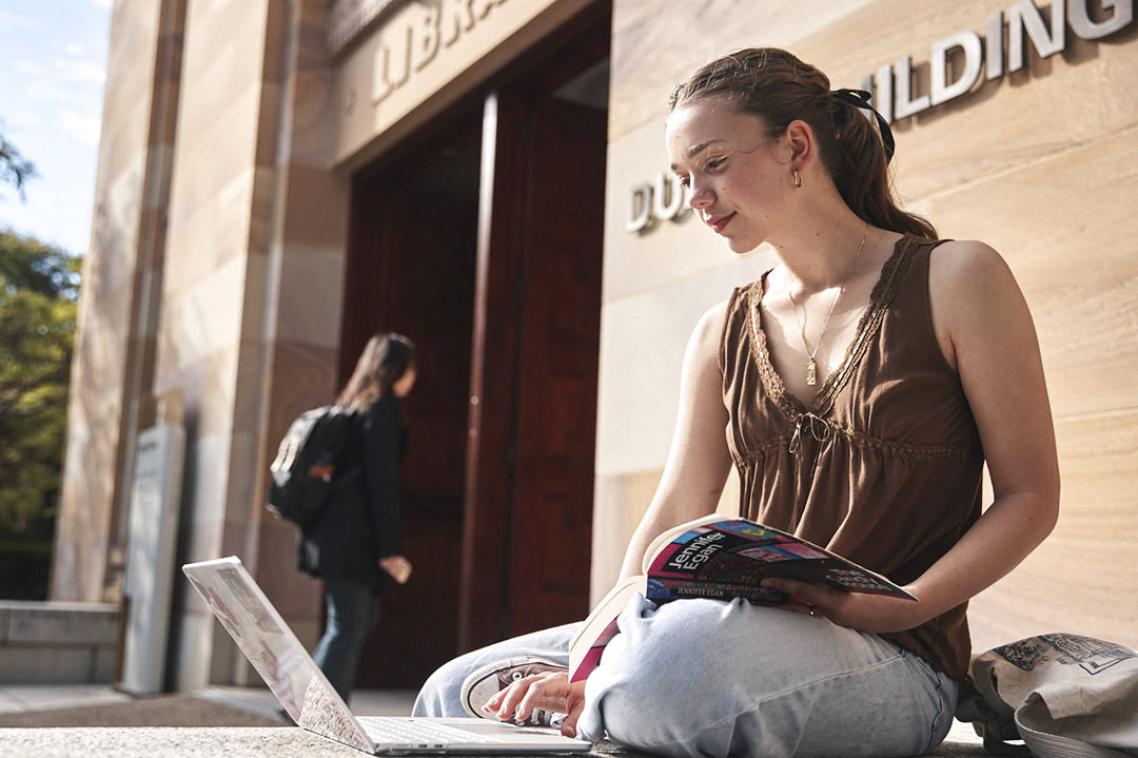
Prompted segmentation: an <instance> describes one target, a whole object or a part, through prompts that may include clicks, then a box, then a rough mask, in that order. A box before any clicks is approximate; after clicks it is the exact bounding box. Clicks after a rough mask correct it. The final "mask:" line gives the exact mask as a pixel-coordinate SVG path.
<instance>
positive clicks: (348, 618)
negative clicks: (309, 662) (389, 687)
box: [312, 576, 379, 703]
mask: <svg viewBox="0 0 1138 758" xmlns="http://www.w3.org/2000/svg"><path fill="white" fill-rule="evenodd" d="M324 601H325V603H326V605H327V611H328V613H327V619H326V622H325V626H324V636H323V637H321V638H320V642H318V643H317V644H316V649H315V650H314V651H313V652H312V658H313V659H314V660H315V661H316V665H317V666H319V667H320V670H321V671H323V672H324V676H326V677H328V681H329V682H330V683H331V684H332V686H333V687H334V688H335V690H336V692H338V693H339V694H340V697H342V698H343V699H344V702H345V703H346V702H348V699H349V698H350V696H351V692H352V685H354V684H355V681H356V668H357V667H358V666H359V662H360V655H361V653H363V649H364V643H366V642H367V638H368V636H369V635H370V634H371V631H372V629H374V628H375V625H376V622H377V621H379V595H377V594H376V592H375V591H374V590H372V589H371V588H370V587H367V586H366V585H363V584H360V583H358V582H354V581H352V580H351V579H346V578H344V577H340V576H328V577H324Z"/></svg>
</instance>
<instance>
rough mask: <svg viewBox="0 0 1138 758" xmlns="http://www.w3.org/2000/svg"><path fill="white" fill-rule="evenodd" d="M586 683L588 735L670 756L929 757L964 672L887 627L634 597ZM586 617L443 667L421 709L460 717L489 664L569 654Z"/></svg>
mask: <svg viewBox="0 0 1138 758" xmlns="http://www.w3.org/2000/svg"><path fill="white" fill-rule="evenodd" d="M619 625H620V630H621V633H620V634H619V635H618V636H617V637H616V638H615V639H614V640H613V641H612V642H610V643H609V646H608V648H607V649H606V650H605V654H604V657H603V658H602V659H601V665H600V666H599V667H598V668H597V669H596V670H595V671H594V672H593V673H592V674H591V675H590V676H589V681H588V683H587V685H586V687H585V711H584V712H583V713H582V714H581V719H580V721H579V722H578V732H579V734H580V736H582V737H584V738H586V739H592V740H597V739H600V738H602V737H604V736H606V734H607V736H608V737H609V738H611V739H612V740H614V741H616V742H618V743H621V744H623V745H627V746H629V747H632V748H636V749H639V750H644V751H647V752H650V753H656V754H659V755H668V756H764V757H765V758H777V757H778V756H825V758H842V757H843V756H873V757H874V758H888V757H889V756H912V755H922V754H924V753H927V752H929V751H930V750H932V749H933V748H934V747H935V746H936V745H937V744H939V743H940V741H941V740H943V739H944V737H945V735H946V734H947V733H948V730H949V727H951V725H952V718H953V713H954V712H955V710H956V698H957V694H958V686H957V683H956V682H955V681H954V680H952V679H950V678H948V677H946V676H944V675H942V674H938V673H936V672H934V671H933V670H932V669H931V668H930V667H929V666H928V664H926V663H925V662H924V661H922V660H921V659H920V658H918V657H917V656H915V655H913V654H912V653H910V652H908V651H906V650H903V649H901V648H899V647H898V646H896V645H894V644H892V643H890V642H887V641H885V640H883V639H881V638H880V637H878V636H877V635H874V634H868V633H865V632H858V631H854V630H852V629H847V628H845V627H841V626H838V625H836V624H833V623H831V622H829V621H827V620H826V619H824V618H820V617H813V616H808V615H805V614H801V613H793V612H790V611H785V610H780V609H777V608H764V607H761V606H755V605H751V604H750V603H747V602H745V601H742V600H735V601H732V602H724V601H719V600H682V601H679V602H674V603H668V604H666V605H663V606H661V607H657V606H656V605H655V604H653V603H651V602H649V601H647V600H645V599H643V598H642V597H639V596H637V597H635V598H633V600H632V601H631V602H630V603H629V605H628V607H627V608H625V610H624V612H623V613H622V614H621V616H620V620H619ZM578 628H579V625H577V624H569V625H566V626H560V627H555V628H553V629H547V630H544V631H541V632H535V633H533V634H527V635H525V636H523V637H517V638H515V639H512V640H506V641H505V642H500V643H498V644H496V645H491V646H489V647H486V648H482V649H481V650H476V651H474V652H472V653H468V654H466V655H464V656H462V657H460V658H457V659H455V660H453V661H451V662H450V663H448V664H446V665H445V666H443V667H442V668H440V669H439V670H438V671H436V672H435V673H434V674H432V675H431V677H430V678H429V679H428V680H427V682H426V683H425V684H424V685H423V689H422V691H420V693H419V697H418V699H417V700H416V701H415V708H414V713H415V715H418V716H463V715H464V712H463V710H462V705H461V702H460V700H459V690H460V688H461V686H462V680H463V679H464V678H465V677H466V675H467V674H468V673H469V672H470V671H472V670H473V669H475V668H478V667H479V666H481V665H483V664H485V663H488V662H491V661H495V660H499V659H502V658H510V657H513V656H519V655H535V656H540V657H542V658H546V659H548V660H551V661H554V662H559V663H567V661H568V657H569V656H568V645H569V640H570V639H571V638H572V636H573V634H574V633H575V632H576V630H577V629H578Z"/></svg>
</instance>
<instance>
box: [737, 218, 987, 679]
mask: <svg viewBox="0 0 1138 758" xmlns="http://www.w3.org/2000/svg"><path fill="white" fill-rule="evenodd" d="M938 244H940V243H939V242H938V241H932V240H924V239H921V238H918V237H913V236H905V237H903V238H901V239H900V240H898V242H897V244H896V247H895V249H894V251H893V254H892V256H891V257H890V258H889V260H888V261H887V262H886V263H885V265H884V266H883V267H882V270H881V277H880V279H879V280H878V282H877V284H876V286H875V287H874V288H873V291H872V293H871V295H870V301H869V306H868V308H867V309H866V311H865V313H864V315H863V316H862V318H861V321H860V322H859V324H858V328H857V332H856V335H855V337H854V340H853V342H852V343H851V345H850V348H849V350H848V351H847V353H846V356H845V360H844V361H843V362H842V363H841V365H840V366H839V367H838V368H837V369H836V370H835V371H834V373H833V374H831V375H830V376H829V377H828V378H827V379H826V381H825V384H823V386H822V389H821V390H820V391H819V392H818V394H817V396H816V398H815V399H814V401H813V402H812V403H811V406H810V407H809V408H807V407H805V406H804V405H803V404H802V402H801V401H799V400H798V398H796V397H794V396H793V395H790V394H788V393H787V392H785V391H784V387H783V383H782V379H780V378H779V376H778V373H777V372H776V371H775V369H774V365H773V364H772V362H771V359H770V355H769V353H768V352H767V346H766V335H765V333H764V331H763V324H762V317H761V315H760V309H759V303H760V301H761V300H762V297H763V289H764V287H765V283H766V278H767V274H764V275H763V277H762V278H761V279H759V280H758V281H756V282H754V283H753V284H751V285H749V286H747V287H741V288H738V289H736V290H735V291H734V293H732V295H731V300H730V301H729V302H728V305H727V317H726V322H725V324H724V332H723V339H722V343H721V347H720V368H721V369H722V371H723V401H724V403H725V404H726V406H727V411H728V414H729V416H730V420H729V422H728V425H727V444H728V446H729V448H730V450H731V455H732V457H733V458H734V460H735V466H736V468H737V469H738V471H739V478H740V483H741V490H742V491H741V497H740V503H739V506H740V508H739V512H740V514H742V515H743V516H745V517H747V518H750V519H754V520H756V521H760V522H762V523H765V524H769V525H770V526H774V527H777V528H780V529H785V530H788V531H792V532H794V533H795V534H797V535H799V536H801V537H804V538H806V539H808V540H810V541H812V542H815V543H817V544H820V545H824V546H826V547H827V548H828V549H830V550H832V551H833V552H835V553H838V554H839V555H842V556H845V557H846V558H849V559H850V560H852V561H855V562H857V563H860V564H862V565H863V566H866V567H867V568H869V569H872V570H873V571H876V572H878V573H879V574H883V575H884V576H887V577H889V578H890V579H892V580H893V581H894V582H896V583H898V584H902V585H904V584H907V583H909V582H911V581H913V580H915V579H916V578H917V577H919V576H920V575H921V574H922V573H924V571H925V570H926V569H928V568H929V567H930V566H931V565H932V564H933V563H935V562H936V561H937V559H939V558H940V557H941V556H942V555H944V554H945V553H946V552H947V551H948V549H949V548H951V547H952V546H953V545H954V544H955V543H956V541H957V540H959V539H960V537H961V536H962V535H963V534H964V532H965V531H966V530H967V529H968V528H969V527H970V526H971V525H972V524H973V522H975V521H976V519H977V518H979V516H980V472H981V467H982V464H983V452H982V450H981V446H980V436H979V432H978V431H977V429H976V422H975V420H974V419H973V417H972V412H971V409H970V408H969V406H968V401H967V399H966V398H965V395H964V390H963V388H962V387H961V385H960V378H959V376H958V375H957V373H956V372H955V371H954V370H953V369H952V368H951V367H950V366H949V365H948V363H947V361H945V359H944V355H943V354H942V353H941V350H940V346H939V344H938V343H937V339H936V336H935V334H934V333H933V325H932V311H931V308H930V301H929V254H930V253H931V252H932V249H933V248H934V247H936V246H937V245H938ZM767 273H768V274H769V273H770V272H769V271H768V272H767ZM966 608H967V603H963V604H961V605H959V606H957V607H955V608H953V609H951V610H949V611H948V612H946V613H944V614H943V615H941V616H939V617H937V618H935V619H932V620H931V621H928V622H926V623H925V624H922V625H921V626H919V627H917V628H915V629H910V630H908V631H905V632H901V633H898V634H885V635H882V636H883V637H885V638H887V639H890V640H892V641H894V642H895V643H897V644H899V645H901V646H902V647H904V648H907V649H908V650H911V651H912V652H914V653H916V654H917V655H919V656H920V657H921V658H923V659H924V660H925V661H927V662H928V663H929V664H931V665H932V667H933V668H934V669H936V670H938V671H941V672H943V673H945V674H947V675H949V676H951V677H954V678H957V679H962V678H964V676H965V675H966V673H967V669H968V660H969V654H970V649H971V642H970V639H969V635H968V623H967V619H966V618H965V609H966Z"/></svg>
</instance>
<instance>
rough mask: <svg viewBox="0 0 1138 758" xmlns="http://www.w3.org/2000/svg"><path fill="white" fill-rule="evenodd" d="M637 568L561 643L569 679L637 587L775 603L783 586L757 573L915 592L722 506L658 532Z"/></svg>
mask: <svg viewBox="0 0 1138 758" xmlns="http://www.w3.org/2000/svg"><path fill="white" fill-rule="evenodd" d="M643 568H644V573H643V574H642V575H640V576H633V577H628V578H627V579H624V580H623V581H621V582H619V583H618V584H617V585H616V586H615V587H613V588H612V589H611V590H609V593H608V594H607V595H605V596H604V598H603V599H602V600H601V602H600V603H598V604H597V607H596V608H594V609H593V611H592V613H590V614H589V618H588V619H586V620H585V625H584V626H583V627H582V628H581V631H580V632H578V633H577V636H576V637H574V638H573V641H572V642H571V643H569V680H570V681H572V682H576V681H580V680H582V679H585V678H587V677H588V676H589V674H590V673H591V672H592V670H593V669H595V668H596V667H597V664H598V663H600V660H601V653H602V652H603V651H604V648H605V645H607V644H608V643H609V641H610V640H611V639H612V638H613V637H615V636H616V635H617V634H618V632H619V630H618V629H617V623H616V617H617V616H618V615H619V614H620V612H621V611H622V610H624V607H625V605H627V604H628V600H629V598H630V597H631V596H632V595H633V594H634V593H637V592H639V593H640V594H642V595H643V596H644V597H646V598H648V599H649V600H651V601H653V602H656V603H667V602H670V601H672V600H679V599H682V598H692V597H705V598H716V599H721V600H729V599H731V598H735V597H741V598H744V599H746V600H749V601H751V602H752V603H758V604H760V605H782V604H783V603H786V602H787V601H788V598H787V597H786V594H785V593H783V592H779V591H778V590H773V589H767V588H764V587H760V586H759V582H761V581H762V580H763V578H764V577H785V578H787V579H800V580H802V581H807V582H819V583H822V584H828V585H830V586H831V587H835V588H838V589H844V590H849V591H853V592H869V593H873V594H877V595H891V596H893V597H899V598H907V599H909V600H916V598H915V597H913V596H912V595H911V594H909V593H908V592H906V591H905V590H903V589H901V588H900V587H898V586H897V585H896V584H894V583H893V582H891V581H889V580H888V579H886V578H885V577H883V576H881V575H879V574H875V573H874V572H872V571H870V570H869V569H867V568H864V567H862V566H859V565H857V564H856V563H852V562H850V561H847V560H846V559H845V558H842V557H840V556H838V555H834V554H833V553H831V552H830V551H828V550H826V549H825V548H822V547H819V546H818V545H815V544H814V543H812V542H807V541H806V540H804V539H801V538H799V537H795V536H794V535H793V534H788V533H786V532H783V531H780V530H778V529H774V528H772V527H769V526H764V525H762V524H758V523H755V522H754V521H749V520H747V519H744V518H733V517H730V516H724V515H722V514H712V515H710V516H703V517H702V518H698V519H696V520H694V521H689V522H687V523H685V524H680V525H679V526H675V527H673V528H671V529H667V530H665V531H664V532H662V533H661V534H660V536H658V537H657V538H656V539H655V540H653V541H652V544H650V545H649V546H648V549H647V550H645V551H644V564H643Z"/></svg>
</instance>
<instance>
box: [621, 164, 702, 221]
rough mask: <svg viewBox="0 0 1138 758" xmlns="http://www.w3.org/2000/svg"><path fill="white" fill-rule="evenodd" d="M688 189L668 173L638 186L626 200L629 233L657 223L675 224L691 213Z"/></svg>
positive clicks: (673, 175)
mask: <svg viewBox="0 0 1138 758" xmlns="http://www.w3.org/2000/svg"><path fill="white" fill-rule="evenodd" d="M690 199H691V195H690V193H689V192H688V188H686V187H684V186H683V185H682V184H680V178H679V177H678V176H676V175H675V174H673V173H672V172H671V171H666V172H665V171H661V172H660V173H659V174H657V175H656V181H654V182H644V183H643V184H637V185H636V186H635V187H633V188H632V197H631V199H630V201H629V206H628V207H629V215H628V224H627V225H626V226H625V228H626V229H627V230H628V231H629V232H632V233H634V234H635V233H638V232H642V231H644V230H646V229H648V228H650V227H651V226H652V225H653V224H654V223H656V222H657V221H674V220H677V219H679V218H680V216H682V215H683V214H685V213H688V212H690V211H691V208H690V207H689V206H688V200H690Z"/></svg>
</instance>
